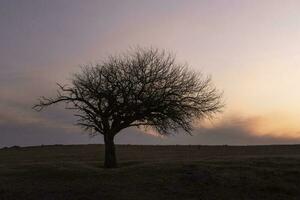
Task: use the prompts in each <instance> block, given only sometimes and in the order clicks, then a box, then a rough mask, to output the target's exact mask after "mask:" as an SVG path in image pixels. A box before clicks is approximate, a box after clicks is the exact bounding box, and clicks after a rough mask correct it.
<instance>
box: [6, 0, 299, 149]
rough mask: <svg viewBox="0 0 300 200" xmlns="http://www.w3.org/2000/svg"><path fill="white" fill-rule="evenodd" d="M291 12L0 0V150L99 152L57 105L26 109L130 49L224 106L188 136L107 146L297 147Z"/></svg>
mask: <svg viewBox="0 0 300 200" xmlns="http://www.w3.org/2000/svg"><path fill="white" fill-rule="evenodd" d="M299 10H300V2H299V1H297V0H285V1H281V0H243V1H241V0H202V1H199V0H185V1H180V0H164V1H161V0H151V1H146V0H122V1H120V0H119V1H116V0H85V1H82V0H26V1H24V0H1V1H0V147H4V146H13V145H19V146H30V145H42V144H43V145H45V144H84V143H103V138H102V137H101V136H97V137H94V138H91V137H90V136H88V134H85V133H84V132H83V131H82V130H81V129H80V128H78V127H76V126H74V123H75V118H74V117H73V116H72V112H70V111H66V110H64V109H63V106H53V107H50V108H48V109H46V110H45V111H44V112H35V111H33V110H32V109H31V107H32V105H33V104H34V103H36V101H37V98H38V97H39V96H51V95H53V94H55V89H56V83H57V82H59V83H68V81H69V80H70V78H71V75H72V73H74V72H76V71H78V70H79V69H80V68H79V66H80V65H83V64H87V63H91V62H92V63H95V62H101V60H102V59H105V58H106V57H107V56H108V55H111V54H118V53H121V52H123V51H126V50H128V48H130V47H134V46H141V47H150V46H152V47H156V48H160V49H166V50H169V51H171V52H173V53H175V54H176V57H177V59H178V61H179V62H184V63H188V64H189V66H190V67H191V68H193V69H195V70H199V71H201V72H202V73H204V74H207V75H211V76H212V78H213V81H214V83H215V85H216V87H217V88H219V89H220V90H221V91H223V92H224V102H225V104H226V107H225V108H224V111H223V113H222V114H219V115H217V116H216V119H214V120H212V121H210V122H208V123H205V124H202V126H197V127H195V129H194V131H193V136H190V135H187V134H185V133H183V132H181V133H179V134H176V135H175V134H174V135H171V136H169V137H155V136H153V135H149V134H145V133H144V132H143V131H141V130H138V129H132V128H131V129H125V130H123V131H122V132H121V133H120V134H119V135H117V137H116V143H120V144H200V145H213V144H220V145H223V144H229V145H252V144H295V143H300V123H299V118H300V117H299V115H300V104H299V102H300V92H299V89H298V87H299V85H300V37H299V36H300V14H299Z"/></svg>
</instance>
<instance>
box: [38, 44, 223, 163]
mask: <svg viewBox="0 0 300 200" xmlns="http://www.w3.org/2000/svg"><path fill="white" fill-rule="evenodd" d="M58 87H59V88H58V90H57V96H56V97H53V98H47V97H41V98H40V99H39V103H37V104H36V105H34V109H36V110H38V111H40V110H42V109H43V108H44V107H46V106H49V105H52V104H56V103H59V102H65V103H66V108H67V109H72V110H74V111H75V116H77V117H78V122H77V123H78V125H80V126H81V127H83V128H84V129H85V130H87V131H90V133H91V134H102V135H103V136H104V142H105V163H104V166H105V167H107V168H112V167H116V166H117V162H116V154H115V145H114V137H115V135H116V134H117V133H119V132H120V131H121V130H122V129H125V128H128V127H133V126H135V127H140V126H142V127H151V128H153V129H155V130H156V131H157V132H158V133H159V134H162V135H168V134H170V133H172V132H176V131H178V129H183V130H185V131H186V132H188V133H190V132H191V130H192V123H193V121H194V120H196V119H198V120H202V119H205V118H208V117H212V116H213V115H214V114H215V113H217V112H220V110H221V108H222V106H223V105H222V102H221V93H219V92H218V91H217V90H216V88H215V87H214V86H213V85H212V81H211V78H210V77H203V75H202V74H201V73H196V72H194V71H192V70H189V69H188V67H187V66H186V65H182V64H178V63H176V60H175V57H174V56H173V55H172V54H170V53H168V52H166V51H161V50H158V49H153V48H148V49H147V48H145V49H143V48H136V49H134V50H133V51H129V52H127V53H125V54H122V55H118V56H110V57H109V58H108V59H107V60H105V61H103V62H101V63H99V64H96V65H86V66H84V67H83V68H82V71H81V72H80V73H77V74H74V76H73V79H72V82H71V84H70V85H60V84H58Z"/></svg>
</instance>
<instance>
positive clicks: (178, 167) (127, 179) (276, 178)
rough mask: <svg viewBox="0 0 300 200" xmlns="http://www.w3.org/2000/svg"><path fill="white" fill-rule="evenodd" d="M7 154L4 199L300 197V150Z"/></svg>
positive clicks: (89, 148) (53, 149)
mask: <svg viewBox="0 0 300 200" xmlns="http://www.w3.org/2000/svg"><path fill="white" fill-rule="evenodd" d="M117 153H118V160H119V168H117V169H104V168H103V146H102V145H70V146H62V145H54V146H39V147H26V148H19V147H14V148H4V149H1V150H0V199H1V200H6V199H7V200H11V199H22V200H26V199H30V200H37V199H39V200H40V199H45V200H50V199H51V200H52V199H55V200H60V199H72V200H73V199H87V200H88V199H105V200H106V199H113V200H114V199H118V200H125V199H126V200H134V199H138V200H156V199H158V200H160V199H163V200H168V199H172V200H176V199H184V200H194V199H195V200H201V199H203V200H206V199H207V200H215V199H226V200H228V199H234V200H243V199H245V200H246V199H247V200H252V199H264V200H265V199H272V200H276V199H284V200H285V199H288V200H293V199H295V200H296V199H297V200H298V199H300V145H282V146H278V145H272V146H244V147H241V146H132V145H120V146H117Z"/></svg>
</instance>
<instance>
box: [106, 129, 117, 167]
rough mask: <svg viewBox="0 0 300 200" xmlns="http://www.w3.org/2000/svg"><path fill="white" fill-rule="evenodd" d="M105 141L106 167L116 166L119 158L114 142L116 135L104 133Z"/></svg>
mask: <svg viewBox="0 0 300 200" xmlns="http://www.w3.org/2000/svg"><path fill="white" fill-rule="evenodd" d="M104 143H105V160H104V167H105V168H115V167H117V159H116V151H115V144H114V136H112V135H110V134H106V135H104Z"/></svg>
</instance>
